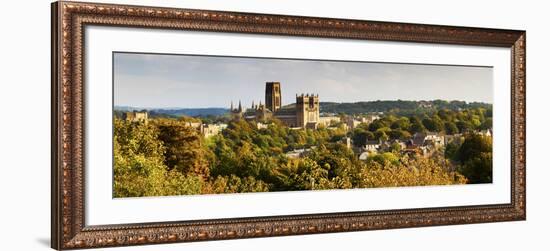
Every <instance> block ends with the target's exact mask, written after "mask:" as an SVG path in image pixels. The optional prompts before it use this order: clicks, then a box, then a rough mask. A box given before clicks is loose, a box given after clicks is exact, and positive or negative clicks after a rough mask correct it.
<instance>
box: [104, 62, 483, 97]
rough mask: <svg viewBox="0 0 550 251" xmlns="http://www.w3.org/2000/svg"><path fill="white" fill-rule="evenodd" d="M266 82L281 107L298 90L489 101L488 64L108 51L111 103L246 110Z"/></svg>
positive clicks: (328, 94) (336, 94) (261, 93)
mask: <svg viewBox="0 0 550 251" xmlns="http://www.w3.org/2000/svg"><path fill="white" fill-rule="evenodd" d="M266 82H281V91H282V101H283V105H286V104H291V103H294V102H295V101H296V98H295V97H296V96H295V95H296V94H302V93H314V94H319V99H320V101H321V102H329V101H330V102H358V101H373V100H398V99H401V100H434V99H442V100H461V101H468V102H473V101H478V102H486V103H492V102H493V69H492V68H491V67H479V66H475V67H474V66H446V65H423V64H394V63H371V62H339V61H319V60H300V59H295V60H291V59H273V58H242V57H215V56H192V55H165V54H137V53H120V52H117V53H114V83H113V84H114V102H115V106H132V107H141V108H206V107H225V108H228V107H229V106H230V104H231V101H233V102H234V103H235V104H237V103H238V102H239V100H240V101H241V102H242V104H243V106H245V107H248V106H250V105H251V103H252V101H254V102H255V103H258V102H260V101H261V102H262V103H264V96H265V83H266Z"/></svg>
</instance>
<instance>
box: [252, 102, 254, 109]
mask: <svg viewBox="0 0 550 251" xmlns="http://www.w3.org/2000/svg"><path fill="white" fill-rule="evenodd" d="M252 109H254V100H252Z"/></svg>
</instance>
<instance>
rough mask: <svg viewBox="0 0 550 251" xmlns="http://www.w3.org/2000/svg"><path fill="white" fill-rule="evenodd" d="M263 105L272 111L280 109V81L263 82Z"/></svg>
mask: <svg viewBox="0 0 550 251" xmlns="http://www.w3.org/2000/svg"><path fill="white" fill-rule="evenodd" d="M265 106H266V108H267V109H269V110H270V111H272V112H276V111H278V110H279V109H281V83H280V82H266V83H265Z"/></svg>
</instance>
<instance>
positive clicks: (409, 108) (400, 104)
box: [284, 100, 492, 114]
mask: <svg viewBox="0 0 550 251" xmlns="http://www.w3.org/2000/svg"><path fill="white" fill-rule="evenodd" d="M295 106H296V104H289V105H286V106H284V108H294V107H295ZM320 106H321V112H322V113H345V114H361V113H373V112H384V113H388V112H391V113H396V114H413V113H423V112H429V111H435V110H439V109H449V110H460V109H469V108H479V107H482V108H485V109H492V105H491V104H487V103H481V102H470V103H468V102H465V101H446V100H432V101H410V100H377V101H361V102H355V103H337V102H321V103H320Z"/></svg>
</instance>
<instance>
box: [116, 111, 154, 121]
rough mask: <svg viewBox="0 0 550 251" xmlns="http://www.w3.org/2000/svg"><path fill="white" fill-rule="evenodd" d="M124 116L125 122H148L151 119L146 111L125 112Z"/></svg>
mask: <svg viewBox="0 0 550 251" xmlns="http://www.w3.org/2000/svg"><path fill="white" fill-rule="evenodd" d="M122 116H123V118H124V119H125V120H127V121H131V122H147V120H148V119H149V115H148V114H147V112H146V111H141V112H138V111H132V112H125V113H124V114H123V115H122Z"/></svg>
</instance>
